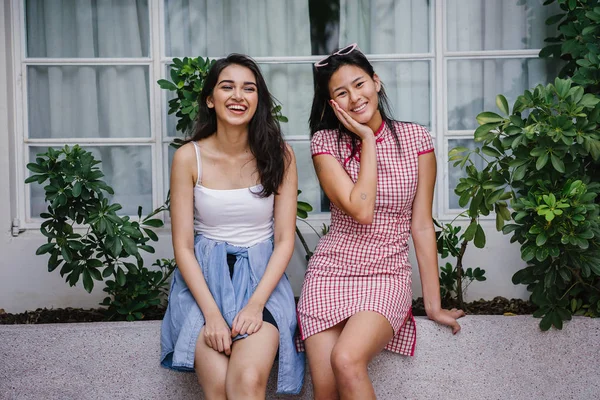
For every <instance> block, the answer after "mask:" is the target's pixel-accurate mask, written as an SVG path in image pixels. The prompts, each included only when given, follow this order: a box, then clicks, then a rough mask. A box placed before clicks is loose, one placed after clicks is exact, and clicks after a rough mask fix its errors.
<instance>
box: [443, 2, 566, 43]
mask: <svg viewBox="0 0 600 400" xmlns="http://www.w3.org/2000/svg"><path fill="white" fill-rule="evenodd" d="M446 9H447V15H446V21H447V27H448V31H447V34H446V38H447V48H448V50H449V51H477V50H519V49H539V48H542V47H543V46H544V39H545V38H547V37H551V36H554V35H555V34H556V25H553V26H548V25H546V23H545V21H546V19H547V18H548V17H550V16H552V15H555V14H558V13H559V12H560V9H559V7H558V3H554V4H552V5H550V6H543V5H542V1H541V0H447V1H446Z"/></svg>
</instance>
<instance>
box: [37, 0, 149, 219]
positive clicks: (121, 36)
mask: <svg viewBox="0 0 600 400" xmlns="http://www.w3.org/2000/svg"><path fill="white" fill-rule="evenodd" d="M148 24H149V16H148V3H147V0H144V1H142V0H139V1H136V0H118V1H117V0H48V1H32V0H29V1H27V2H26V27H27V53H28V57H35V58H132V57H135V58H139V57H147V56H148V42H149V26H148ZM148 74H149V71H148V66H139V65H138V66H136V65H102V66H100V65H77V64H70V65H60V66H56V65H46V66H45V65H35V66H33V65H31V66H29V67H28V68H27V84H28V96H27V100H28V120H29V132H28V134H29V137H31V138H36V139H47V138H53V139H55V138H103V139H107V140H110V139H113V138H134V137H149V136H150V135H151V130H150V106H149V75H148ZM94 153H95V155H96V157H97V158H99V159H100V160H101V161H102V164H101V168H102V170H103V172H104V173H105V174H106V180H107V182H108V183H109V184H110V185H111V186H112V187H113V188H114V189H115V192H116V193H117V195H118V196H117V199H118V200H119V201H122V202H123V203H124V204H123V205H124V207H125V212H127V213H131V214H134V213H135V211H136V209H137V205H142V206H144V208H145V209H146V211H149V208H150V207H151V205H152V202H151V199H152V197H151V193H152V178H151V176H152V172H151V171H152V168H151V165H152V164H151V157H149V155H150V149H149V148H139V147H133V146H101V147H96V148H94ZM146 153H147V154H146ZM34 194H35V193H34ZM34 197H35V196H34ZM36 201H38V199H35V200H34V201H32V214H33V215H34V216H35V215H36V214H35V213H34V212H33V211H34V210H35V207H36V206H35V203H36ZM38 205H39V204H38Z"/></svg>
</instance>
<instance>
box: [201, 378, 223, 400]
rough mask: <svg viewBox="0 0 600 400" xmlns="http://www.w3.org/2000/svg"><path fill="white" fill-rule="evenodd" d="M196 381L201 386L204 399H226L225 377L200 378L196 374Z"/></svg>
mask: <svg viewBox="0 0 600 400" xmlns="http://www.w3.org/2000/svg"><path fill="white" fill-rule="evenodd" d="M197 378H198V383H199V384H200V386H201V387H202V392H204V397H205V398H206V399H226V398H227V393H226V391H225V379H222V380H221V379H212V380H211V379H202V378H201V377H200V376H198V375H197ZM213 378H214V377H213Z"/></svg>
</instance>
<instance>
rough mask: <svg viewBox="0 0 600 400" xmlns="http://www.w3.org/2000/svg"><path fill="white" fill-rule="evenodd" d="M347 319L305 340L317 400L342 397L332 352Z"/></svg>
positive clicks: (330, 399)
mask: <svg viewBox="0 0 600 400" xmlns="http://www.w3.org/2000/svg"><path fill="white" fill-rule="evenodd" d="M344 325H345V321H344V322H341V323H339V324H337V325H335V326H333V327H331V328H329V329H327V330H324V331H322V332H319V333H317V334H314V335H312V336H310V337H308V338H306V340H305V341H304V346H305V347H306V356H307V357H308V366H309V368H310V376H311V379H312V384H313V396H314V398H315V400H337V399H339V398H340V396H339V394H338V390H337V387H336V383H335V375H334V374H333V369H332V368H331V362H330V359H331V352H332V350H333V348H334V346H335V344H336V343H337V341H338V338H339V337H340V334H341V333H342V329H343V328H344Z"/></svg>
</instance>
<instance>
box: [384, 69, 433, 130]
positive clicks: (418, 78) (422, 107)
mask: <svg viewBox="0 0 600 400" xmlns="http://www.w3.org/2000/svg"><path fill="white" fill-rule="evenodd" d="M373 68H374V69H375V72H376V73H377V75H379V77H380V78H381V81H382V82H383V85H384V87H385V91H386V93H387V96H388V98H389V100H390V103H391V104H390V106H391V107H392V115H393V116H394V117H395V118H396V119H398V120H402V121H411V122H416V123H419V124H422V125H425V126H428V127H431V74H430V72H429V61H402V62H398V61H393V62H385V61H379V62H373Z"/></svg>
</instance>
